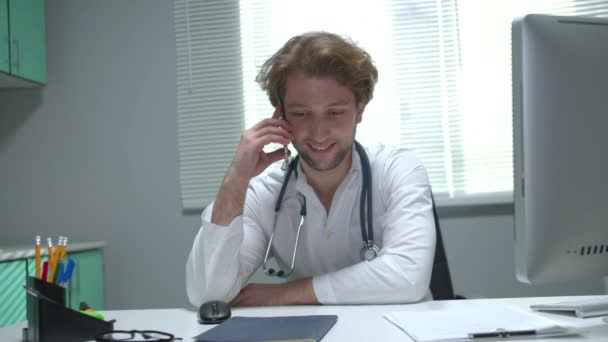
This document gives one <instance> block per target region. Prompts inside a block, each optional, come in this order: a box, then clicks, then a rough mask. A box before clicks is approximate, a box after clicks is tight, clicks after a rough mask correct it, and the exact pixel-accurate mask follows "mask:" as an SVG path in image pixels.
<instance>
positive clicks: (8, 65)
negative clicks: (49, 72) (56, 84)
mask: <svg viewBox="0 0 608 342" xmlns="http://www.w3.org/2000/svg"><path fill="white" fill-rule="evenodd" d="M44 13H45V4H44V0H0V87H2V88H10V87H28V86H29V87H31V86H38V85H41V84H46V30H45V21H44Z"/></svg>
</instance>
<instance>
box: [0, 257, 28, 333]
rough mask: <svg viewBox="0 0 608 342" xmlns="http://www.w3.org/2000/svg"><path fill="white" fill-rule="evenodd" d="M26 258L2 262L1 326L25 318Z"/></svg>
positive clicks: (0, 279) (0, 289)
mask: <svg viewBox="0 0 608 342" xmlns="http://www.w3.org/2000/svg"><path fill="white" fill-rule="evenodd" d="M25 270H26V263H25V260H16V261H8V262H1V263H0V327H3V326H6V325H10V324H14V323H17V322H21V321H24V320H25V317H26V316H25V290H24V289H23V285H25Z"/></svg>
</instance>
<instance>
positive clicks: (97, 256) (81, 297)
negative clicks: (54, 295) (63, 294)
mask: <svg viewBox="0 0 608 342" xmlns="http://www.w3.org/2000/svg"><path fill="white" fill-rule="evenodd" d="M69 257H70V258H72V259H74V261H75V262H76V268H75V269H74V274H73V275H72V280H71V281H70V282H69V283H68V291H69V299H68V305H69V306H70V307H72V308H73V309H78V307H79V305H80V302H81V301H82V302H86V303H87V304H88V305H89V306H90V307H91V308H93V309H94V310H96V311H97V310H103V309H104V302H105V298H104V292H103V289H104V283H103V281H104V279H103V278H104V277H103V252H102V250H100V249H98V250H91V251H84V252H74V253H69Z"/></svg>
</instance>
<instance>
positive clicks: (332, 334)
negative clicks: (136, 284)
mask: <svg viewBox="0 0 608 342" xmlns="http://www.w3.org/2000/svg"><path fill="white" fill-rule="evenodd" d="M581 298H587V297H535V298H504V299H476V300H475V301H483V302H488V303H495V304H496V305H513V306H516V307H520V308H528V307H529V306H530V305H531V304H540V303H552V302H557V301H565V300H575V299H581ZM588 298H592V297H588ZM471 301H472V300H454V301H433V302H426V303H420V304H411V305H361V306H359V305H351V306H289V307H265V308H235V309H233V311H232V315H233V316H278V315H316V314H336V315H338V322H337V323H336V325H334V327H333V328H332V329H331V330H330V331H329V332H328V333H327V335H326V336H325V337H324V338H323V342H331V341H400V342H407V341H411V339H410V338H409V337H408V336H407V335H406V334H405V333H403V332H402V331H401V330H399V329H398V328H397V327H395V326H394V325H392V324H390V323H389V322H388V321H386V320H385V319H384V318H383V317H382V314H384V313H386V312H389V311H398V310H403V311H405V310H408V311H409V310H413V311H415V310H419V309H421V308H427V309H430V308H432V309H445V310H450V308H454V309H456V308H463V307H467V304H468V303H470V302H471ZM102 313H103V314H104V316H105V318H106V320H109V319H116V320H117V321H116V323H115V325H114V327H115V329H123V330H132V329H139V330H145V329H149V330H161V331H165V332H169V333H172V334H174V335H175V336H176V337H182V338H183V339H184V341H192V339H191V338H192V337H194V336H196V335H198V334H200V333H201V332H203V331H205V330H207V329H210V328H212V327H213V326H210V325H199V324H198V322H197V321H196V312H195V311H190V310H186V309H156V310H120V311H102ZM538 314H539V315H542V316H544V317H548V318H550V319H552V320H554V321H555V322H556V323H558V324H562V325H568V326H574V327H580V328H584V332H583V335H582V336H578V337H565V338H564V337H561V338H546V339H542V340H535V339H529V340H521V339H519V340H517V341H537V342H571V341H585V342H600V341H602V342H606V341H608V324H606V323H604V322H603V320H602V319H601V318H588V319H581V318H576V317H573V316H564V315H556V314H548V313H538ZM432 324H433V322H429V325H432ZM25 326H26V322H22V323H19V324H15V325H12V326H8V327H4V328H0V341H2V342H20V341H21V330H22V328H23V327H25Z"/></svg>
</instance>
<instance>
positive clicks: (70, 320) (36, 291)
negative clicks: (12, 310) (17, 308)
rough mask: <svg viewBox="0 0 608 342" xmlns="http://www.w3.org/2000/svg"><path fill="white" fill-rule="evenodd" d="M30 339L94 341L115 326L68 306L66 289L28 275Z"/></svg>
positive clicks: (28, 335)
mask: <svg viewBox="0 0 608 342" xmlns="http://www.w3.org/2000/svg"><path fill="white" fill-rule="evenodd" d="M26 290H27V291H28V294H27V321H28V327H27V334H26V336H27V340H26V341H28V342H53V341H62V342H72V341H74V342H76V341H83V340H94V339H95V336H96V335H97V334H100V333H102V332H105V331H110V330H113V329H114V323H113V321H105V320H101V319H98V318H95V317H92V316H90V315H85V314H83V313H81V312H80V311H77V310H73V309H70V308H68V307H66V305H65V303H66V290H65V288H64V287H62V286H59V285H56V284H52V283H49V282H46V281H43V280H40V279H37V278H36V277H28V278H27V286H26Z"/></svg>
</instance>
